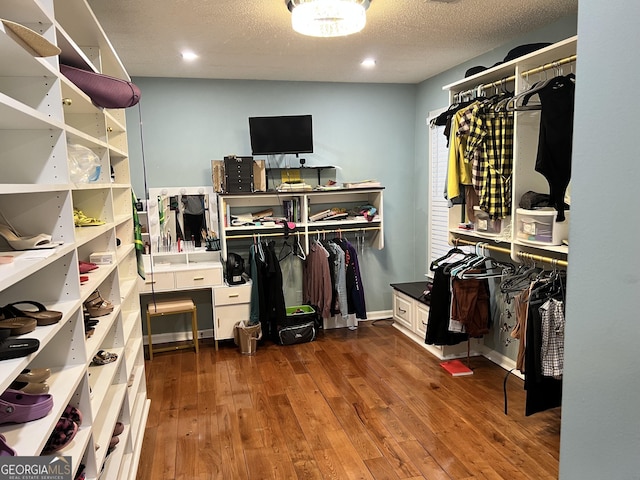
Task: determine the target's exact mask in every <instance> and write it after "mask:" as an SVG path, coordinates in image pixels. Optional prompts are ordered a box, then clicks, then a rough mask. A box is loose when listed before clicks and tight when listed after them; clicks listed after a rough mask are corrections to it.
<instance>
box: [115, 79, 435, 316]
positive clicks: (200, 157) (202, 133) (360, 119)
mask: <svg viewBox="0 0 640 480" xmlns="http://www.w3.org/2000/svg"><path fill="white" fill-rule="evenodd" d="M134 81H135V83H136V84H137V85H138V86H139V87H140V88H141V90H142V101H141V103H140V108H141V112H142V131H143V137H142V138H143V140H144V142H143V143H144V158H145V162H146V173H147V180H148V186H149V187H165V186H169V187H172V186H197V185H210V184H211V160H213V159H222V158H223V157H224V156H225V155H229V154H238V155H250V154H251V148H250V143H249V127H248V117H250V116H257V115H287V114H312V115H313V133H314V146H315V152H314V153H313V154H306V155H304V157H305V158H306V160H307V165H335V166H337V167H339V169H338V170H337V178H338V180H339V181H347V180H364V179H369V178H375V179H378V180H380V181H381V182H382V183H383V185H384V186H385V187H386V190H385V192H384V195H385V202H384V222H385V242H386V248H385V249H383V250H380V251H378V250H373V249H368V250H366V251H365V252H364V254H363V255H362V258H361V262H360V263H361V269H362V270H363V271H362V274H363V277H364V285H365V292H366V300H367V309H368V310H369V311H380V310H390V309H391V289H390V287H389V283H390V282H397V281H405V280H412V279H413V278H414V276H415V264H414V259H413V254H414V252H415V251H416V249H418V250H420V249H423V248H425V246H424V244H422V245H420V246H419V247H417V246H416V245H415V239H414V225H413V215H412V211H413V209H414V208H415V207H414V199H415V197H416V196H417V195H421V194H422V193H421V192H415V191H414V190H413V188H414V185H415V184H414V182H413V181H412V178H413V163H414V157H415V152H414V132H415V125H414V119H415V109H416V104H415V98H416V95H415V92H416V88H417V87H416V86H415V85H363V84H328V83H302V82H266V81H265V82H260V81H227V80H195V79H151V78H135V79H134ZM127 123H128V131H129V144H130V148H129V150H130V155H131V171H132V184H133V187H134V190H135V192H136V194H137V195H138V196H140V197H142V196H143V195H144V192H145V186H144V182H143V171H142V161H141V157H142V155H141V152H142V147H141V144H140V135H139V133H138V132H139V128H138V125H139V123H140V120H139V115H138V110H137V109H135V108H134V109H130V110H128V111H127ZM134 132H135V133H134ZM289 157H290V158H285V159H282V158H271V159H270V160H271V161H278V162H279V163H282V161H283V160H284V161H289V162H290V164H291V165H293V166H296V165H297V161H296V159H295V157H294V156H292V155H290V156H289ZM257 158H258V157H257ZM231 250H233V248H231ZM238 253H241V254H242V252H238ZM285 287H287V286H285ZM290 288H291V289H294V290H295V289H298V290H299V286H295V285H291V286H290Z"/></svg>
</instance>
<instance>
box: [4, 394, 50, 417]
mask: <svg viewBox="0 0 640 480" xmlns="http://www.w3.org/2000/svg"><path fill="white" fill-rule="evenodd" d="M52 408H53V395H50V394H48V393H47V394H41V395H36V394H30V393H23V392H21V391H19V390H12V389H7V390H5V391H4V393H3V394H2V395H0V425H1V424H4V423H25V422H30V421H31V420H37V419H39V418H42V417H45V416H47V414H48V413H49V412H50V411H51V409H52Z"/></svg>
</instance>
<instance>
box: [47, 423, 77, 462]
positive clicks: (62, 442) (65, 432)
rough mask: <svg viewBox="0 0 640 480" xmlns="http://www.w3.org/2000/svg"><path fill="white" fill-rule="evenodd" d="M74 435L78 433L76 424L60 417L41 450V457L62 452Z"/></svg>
mask: <svg viewBox="0 0 640 480" xmlns="http://www.w3.org/2000/svg"><path fill="white" fill-rule="evenodd" d="M76 433H78V424H77V423H76V422H74V421H72V420H69V419H68V418H64V417H60V420H58V423H57V424H56V426H55V428H54V429H53V432H51V435H50V436H49V439H48V440H47V443H46V444H45V446H44V449H43V450H42V455H49V454H51V453H53V452H57V451H59V450H62V449H63V448H64V447H66V446H67V445H69V444H70V443H71V441H72V440H73V439H74V437H75V436H76Z"/></svg>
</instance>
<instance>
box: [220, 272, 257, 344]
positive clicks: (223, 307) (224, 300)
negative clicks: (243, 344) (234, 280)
mask: <svg viewBox="0 0 640 480" xmlns="http://www.w3.org/2000/svg"><path fill="white" fill-rule="evenodd" d="M213 297H214V303H215V313H214V316H215V325H214V338H215V343H216V350H217V349H218V341H219V340H228V339H230V338H233V334H234V329H235V326H236V324H237V323H238V322H240V321H242V320H244V321H248V320H249V310H250V301H251V281H248V282H247V283H245V284H242V285H224V286H220V287H216V288H214V289H213Z"/></svg>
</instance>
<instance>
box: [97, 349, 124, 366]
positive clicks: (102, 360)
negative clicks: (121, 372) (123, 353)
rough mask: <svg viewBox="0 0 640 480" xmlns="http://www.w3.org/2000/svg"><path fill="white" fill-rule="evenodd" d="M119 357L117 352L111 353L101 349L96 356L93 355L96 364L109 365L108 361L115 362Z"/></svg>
mask: <svg viewBox="0 0 640 480" xmlns="http://www.w3.org/2000/svg"><path fill="white" fill-rule="evenodd" d="M117 359H118V354H117V353H110V352H107V351H106V350H99V351H98V353H96V355H95V357H93V363H94V364H95V365H107V364H108V363H113V362H115V361H116V360H117Z"/></svg>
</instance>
